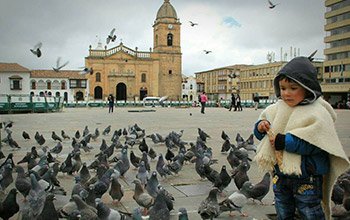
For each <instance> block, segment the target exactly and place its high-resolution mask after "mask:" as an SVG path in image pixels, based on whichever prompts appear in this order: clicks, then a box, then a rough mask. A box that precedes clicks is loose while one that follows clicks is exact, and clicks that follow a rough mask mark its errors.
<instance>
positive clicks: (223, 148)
mask: <svg viewBox="0 0 350 220" xmlns="http://www.w3.org/2000/svg"><path fill="white" fill-rule="evenodd" d="M230 149H231V143H230V140H229V139H226V140H225V141H224V143H223V144H222V146H221V153H224V152H227V151H229V150H230Z"/></svg>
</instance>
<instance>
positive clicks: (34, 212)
mask: <svg viewBox="0 0 350 220" xmlns="http://www.w3.org/2000/svg"><path fill="white" fill-rule="evenodd" d="M30 183H31V185H32V187H31V189H30V191H29V194H28V196H27V198H28V203H29V207H30V212H31V216H33V218H36V217H38V216H39V215H40V213H41V212H42V210H43V208H44V204H45V200H46V193H45V191H44V189H43V188H42V187H41V186H40V185H39V183H38V181H37V178H36V177H35V174H34V173H31V174H30Z"/></svg>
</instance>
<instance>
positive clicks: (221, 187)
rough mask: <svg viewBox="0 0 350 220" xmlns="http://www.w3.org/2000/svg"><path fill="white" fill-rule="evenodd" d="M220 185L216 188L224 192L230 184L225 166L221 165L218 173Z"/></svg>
mask: <svg viewBox="0 0 350 220" xmlns="http://www.w3.org/2000/svg"><path fill="white" fill-rule="evenodd" d="M220 179H221V184H219V185H218V186H217V187H218V188H219V190H220V191H222V190H224V189H225V188H226V187H227V186H228V185H229V184H230V183H231V176H230V175H229V174H228V173H227V170H226V165H222V167H221V171H220Z"/></svg>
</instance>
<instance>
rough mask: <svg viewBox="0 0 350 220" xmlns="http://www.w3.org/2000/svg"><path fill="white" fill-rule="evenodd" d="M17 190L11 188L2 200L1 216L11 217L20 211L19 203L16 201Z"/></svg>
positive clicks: (0, 205) (0, 206)
mask: <svg viewBox="0 0 350 220" xmlns="http://www.w3.org/2000/svg"><path fill="white" fill-rule="evenodd" d="M16 195H17V190H16V189H15V188H13V189H11V190H10V192H9V193H8V194H7V195H6V197H5V199H4V200H3V201H0V202H1V203H0V217H1V218H2V219H10V218H11V217H12V216H14V215H15V214H16V213H17V212H18V211H19V205H18V203H17V201H16Z"/></svg>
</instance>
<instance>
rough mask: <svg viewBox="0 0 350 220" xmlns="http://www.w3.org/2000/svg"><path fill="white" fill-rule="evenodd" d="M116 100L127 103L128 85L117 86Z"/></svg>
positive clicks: (119, 84)
mask: <svg viewBox="0 0 350 220" xmlns="http://www.w3.org/2000/svg"><path fill="white" fill-rule="evenodd" d="M116 94H117V95H116V100H125V101H126V85H125V83H118V84H117V86H116Z"/></svg>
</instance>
